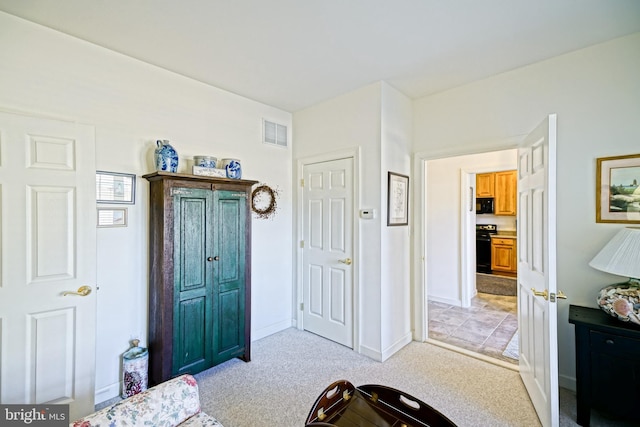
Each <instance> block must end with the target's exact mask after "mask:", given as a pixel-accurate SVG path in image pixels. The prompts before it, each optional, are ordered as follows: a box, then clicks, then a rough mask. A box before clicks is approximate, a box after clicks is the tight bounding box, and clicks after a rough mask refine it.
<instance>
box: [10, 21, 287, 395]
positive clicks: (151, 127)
mask: <svg viewBox="0 0 640 427" xmlns="http://www.w3.org/2000/svg"><path fill="white" fill-rule="evenodd" d="M0 28H2V30H1V31H0V52H2V60H1V61H0V108H3V109H7V110H19V111H25V112H32V113H36V114H44V115H49V116H56V117H60V118H65V119H70V120H75V121H78V122H82V123H89V124H92V125H94V126H95V129H96V167H97V168H98V169H100V170H107V171H115V172H126V173H135V174H137V175H138V176H140V175H143V174H145V173H148V172H151V171H152V170H153V169H154V167H153V163H152V152H153V149H154V148H155V140H156V139H169V140H170V141H171V142H172V144H173V145H174V146H175V148H176V149H177V151H178V153H179V155H180V166H179V172H188V163H187V160H188V159H190V158H191V157H192V156H193V155H200V154H205V155H213V156H217V157H218V158H223V157H234V158H238V159H240V160H241V161H242V166H243V177H244V178H247V179H255V180H258V181H260V182H264V183H267V184H269V185H271V186H272V187H274V188H276V189H278V190H279V199H278V211H277V214H276V216H275V217H274V218H273V219H269V220H259V219H254V220H253V221H252V224H253V243H252V244H253V255H252V277H253V288H252V300H253V307H252V316H253V317H252V333H253V337H252V338H253V339H254V340H255V339H258V338H260V337H263V336H266V335H269V334H271V333H273V332H276V331H278V330H281V329H284V328H286V327H289V326H290V325H291V320H292V310H291V307H292V304H291V300H292V274H291V271H292V256H293V255H292V229H291V223H292V195H291V187H292V185H291V183H292V177H291V175H292V173H291V158H292V157H291V152H292V150H291V149H281V148H277V147H272V146H267V145H264V144H262V143H261V134H262V132H261V126H262V124H261V120H262V118H263V117H265V118H268V119H270V120H273V121H276V122H279V123H282V124H284V125H287V126H289V127H291V123H292V118H291V114H289V113H287V112H284V111H281V110H278V109H276V108H273V107H269V106H266V105H264V104H260V103H258V102H254V101H251V100H248V99H246V98H242V97H240V96H237V95H234V94H231V93H228V92H225V91H223V90H220V89H216V88H213V87H211V86H207V85H204V84H202V83H199V82H196V81H193V80H190V79H187V78H184V77H181V76H178V75H176V74H173V73H170V72H167V71H164V70H162V69H159V68H157V67H154V66H151V65H148V64H145V63H142V62H139V61H136V60H133V59H131V58H128V57H125V56H122V55H119V54H117V53H114V52H112V51H109V50H106V49H103V48H100V47H98V46H95V45H92V44H89V43H86V42H83V41H80V40H78V39H75V38H73V37H69V36H66V35H63V34H61V33H58V32H56V31H53V30H50V29H47V28H44V27H41V26H39V25H36V24H33V23H29V22H27V21H23V20H21V19H18V18H15V17H13V16H11V15H7V14H5V13H1V12H0ZM147 203H148V185H147V182H146V180H144V179H142V178H138V188H137V197H136V203H135V205H130V206H127V207H128V209H129V225H128V227H126V228H108V229H100V230H98V234H97V237H98V248H97V250H98V272H97V281H98V283H97V284H98V286H99V288H100V289H99V292H98V330H97V378H96V391H97V396H96V400H97V402H100V401H102V400H104V399H107V398H110V397H113V396H115V395H117V394H118V392H119V390H118V382H119V380H120V355H121V354H122V353H123V352H124V351H125V350H126V349H127V347H128V345H129V340H130V339H131V338H135V337H139V338H141V340H142V344H144V345H146V331H147V305H146V301H147V265H148V255H147V246H148V243H147V241H148V234H147V231H148V230H147V219H148V208H147ZM86 214H87V215H91V216H93V217H95V212H86Z"/></svg>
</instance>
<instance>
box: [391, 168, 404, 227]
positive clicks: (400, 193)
mask: <svg viewBox="0 0 640 427" xmlns="http://www.w3.org/2000/svg"><path fill="white" fill-rule="evenodd" d="M408 224H409V177H408V176H406V175H400V174H399V173H394V172H389V183H388V188H387V225H408Z"/></svg>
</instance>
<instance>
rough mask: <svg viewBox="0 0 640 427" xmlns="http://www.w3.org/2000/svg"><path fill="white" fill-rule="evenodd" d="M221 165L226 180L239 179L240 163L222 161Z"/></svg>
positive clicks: (240, 173) (237, 161) (240, 175)
mask: <svg viewBox="0 0 640 427" xmlns="http://www.w3.org/2000/svg"><path fill="white" fill-rule="evenodd" d="M222 165H223V167H224V169H225V170H226V171H227V178H233V179H241V178H242V166H241V165H240V161H239V160H236V159H222Z"/></svg>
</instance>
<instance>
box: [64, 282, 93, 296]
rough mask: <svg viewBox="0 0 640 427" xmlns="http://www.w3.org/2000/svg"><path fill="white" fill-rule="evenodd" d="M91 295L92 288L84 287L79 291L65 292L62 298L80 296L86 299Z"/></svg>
mask: <svg viewBox="0 0 640 427" xmlns="http://www.w3.org/2000/svg"><path fill="white" fill-rule="evenodd" d="M90 293H91V286H87V285H84V286H80V287H79V288H78V290H77V291H65V292H63V293H62V296H63V297H66V296H67V295H78V296H81V297H86V296H87V295H89V294H90Z"/></svg>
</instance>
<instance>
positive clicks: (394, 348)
mask: <svg viewBox="0 0 640 427" xmlns="http://www.w3.org/2000/svg"><path fill="white" fill-rule="evenodd" d="M411 341H412V339H411V332H410V331H409V332H407V333H406V334H405V335H404V336H403V337H402V338H400V339H399V340H398V341H396V342H395V343H393V344H392V345H391V346H390V347H387V348H386V349H385V350H383V351H382V361H383V362H384V361H385V360H387V359H388V358H390V357H391V356H393V355H394V354H396V353H397V352H398V351H400V349H402V348H403V347H404V346H405V345H407V344H409V343H410V342H411Z"/></svg>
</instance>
